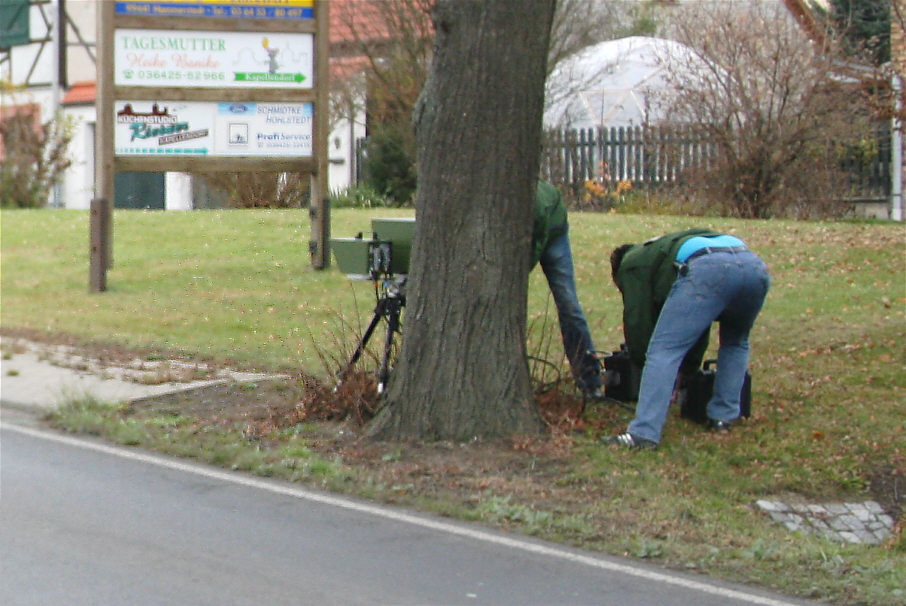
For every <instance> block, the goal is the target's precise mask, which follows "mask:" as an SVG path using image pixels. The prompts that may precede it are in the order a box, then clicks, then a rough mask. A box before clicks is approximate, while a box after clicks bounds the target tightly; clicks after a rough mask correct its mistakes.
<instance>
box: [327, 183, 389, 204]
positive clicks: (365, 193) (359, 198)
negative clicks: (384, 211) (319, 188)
mask: <svg viewBox="0 0 906 606" xmlns="http://www.w3.org/2000/svg"><path fill="white" fill-rule="evenodd" d="M330 206H331V208H385V207H388V206H392V204H391V202H390V200H388V199H387V197H386V196H382V195H381V194H380V193H378V191H377V190H376V189H374V188H373V187H371V186H370V185H359V186H350V187H347V188H345V189H341V190H337V191H333V192H330Z"/></svg>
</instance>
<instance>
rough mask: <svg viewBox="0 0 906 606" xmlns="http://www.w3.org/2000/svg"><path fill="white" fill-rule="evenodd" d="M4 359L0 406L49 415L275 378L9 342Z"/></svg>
mask: <svg viewBox="0 0 906 606" xmlns="http://www.w3.org/2000/svg"><path fill="white" fill-rule="evenodd" d="M2 345H3V355H2V359H0V405H2V406H4V407H16V408H21V409H29V410H35V411H38V412H42V411H43V412H49V411H51V410H53V409H55V408H57V407H59V406H60V405H61V404H65V403H66V402H69V401H72V400H74V399H84V398H86V397H91V398H95V399H97V400H100V401H104V402H128V401H132V400H136V399H140V398H148V397H154V396H160V395H164V394H168V393H175V392H179V391H185V390H189V389H195V388H198V387H205V386H209V385H215V384H218V383H225V382H228V381H256V380H263V379H267V378H276V377H275V376H274V375H264V374H256V373H239V372H233V371H229V370H217V371H212V370H209V369H207V368H206V367H204V366H203V365H196V364H192V365H187V364H185V363H183V362H180V361H159V362H143V361H140V360H136V361H133V362H131V363H124V364H111V363H103V364H102V363H100V362H99V361H97V360H92V359H89V358H85V357H82V356H80V355H78V354H77V353H76V352H73V351H71V350H69V349H68V348H65V347H55V346H46V345H38V344H35V343H31V342H28V341H23V340H15V341H10V340H7V339H4V340H3V342H2Z"/></svg>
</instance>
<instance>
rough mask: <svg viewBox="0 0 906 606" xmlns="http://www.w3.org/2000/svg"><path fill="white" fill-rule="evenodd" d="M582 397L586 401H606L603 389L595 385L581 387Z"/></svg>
mask: <svg viewBox="0 0 906 606" xmlns="http://www.w3.org/2000/svg"><path fill="white" fill-rule="evenodd" d="M582 399H583V400H585V401H586V402H606V401H607V396H605V395H604V390H603V389H601V388H600V387H595V388H594V389H583V390H582Z"/></svg>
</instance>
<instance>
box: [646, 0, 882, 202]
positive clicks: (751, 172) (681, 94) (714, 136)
mask: <svg viewBox="0 0 906 606" xmlns="http://www.w3.org/2000/svg"><path fill="white" fill-rule="evenodd" d="M674 26H675V35H676V37H677V39H678V40H679V41H681V42H683V43H684V44H686V45H687V46H689V47H690V48H691V49H692V50H691V56H690V57H688V58H686V59H685V60H686V61H687V62H688V61H692V62H694V64H695V65H696V67H695V68H694V70H693V72H692V73H693V75H692V76H689V74H690V70H689V69H688V67H686V69H675V68H678V67H679V65H677V64H674V65H671V60H670V59H665V64H666V72H667V74H668V75H667V79H668V81H669V83H670V85H671V86H670V88H671V91H670V92H669V93H668V94H667V95H666V96H664V97H662V98H660V99H659V101H658V102H659V103H662V104H664V105H666V107H667V108H668V111H667V113H666V115H669V116H670V117H671V121H672V122H675V123H680V124H686V125H691V126H693V127H694V128H696V129H700V130H701V132H702V133H703V134H704V135H705V137H706V138H707V139H708V140H709V141H710V142H712V144H713V148H712V155H711V157H710V158H709V159H708V162H707V163H705V164H704V165H703V166H701V167H697V168H696V169H694V170H688V171H686V172H685V174H684V175H683V176H684V178H685V180H686V181H687V182H688V183H689V184H690V185H691V186H692V187H694V188H695V189H696V190H697V192H698V194H699V195H700V196H702V197H703V198H705V199H706V200H708V201H709V203H710V205H712V206H713V207H714V208H715V209H716V210H718V212H720V214H725V215H730V216H738V217H747V218H752V217H760V218H766V217H772V216H778V215H795V216H802V215H809V216H811V215H815V214H836V213H838V212H842V207H840V205H839V204H837V203H834V202H833V200H835V199H841V198H845V197H846V195H847V193H848V192H847V191H846V189H845V183H846V182H845V180H844V179H843V177H842V175H841V172H842V169H841V168H840V166H841V162H842V160H843V158H844V157H845V154H846V151H847V150H848V149H851V148H853V147H856V146H858V144H859V141H860V139H863V138H865V137H871V136H872V131H871V129H870V127H869V122H868V112H867V111H866V109H865V107H864V104H863V102H862V101H861V97H860V95H859V94H858V89H857V85H856V83H855V82H854V81H852V80H851V79H850V78H848V77H846V76H844V75H842V74H841V73H840V72H839V71H838V69H837V68H838V66H839V63H838V62H837V57H838V54H837V53H836V52H835V49H834V47H833V44H832V41H831V42H829V43H828V44H827V45H825V47H824V48H819V47H817V46H815V45H814V44H812V43H811V42H810V41H809V39H808V38H807V37H806V36H805V34H804V33H803V32H802V31H801V30H800V29H799V27H798V26H797V25H796V23H795V22H793V20H792V19H790V18H789V16H788V15H787V14H786V13H785V12H784V9H783V7H782V5H780V4H777V5H774V6H770V7H769V6H766V5H764V4H762V3H749V4H745V5H741V4H740V3H736V2H717V3H702V4H699V5H696V8H694V9H690V10H687V11H683V12H681V13H680V14H678V15H677V18H676V21H675V23H674ZM674 61H675V60H674ZM677 74H684V75H685V77H684V78H682V79H681V78H680V77H677Z"/></svg>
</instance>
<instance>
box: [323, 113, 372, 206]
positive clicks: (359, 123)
mask: <svg viewBox="0 0 906 606" xmlns="http://www.w3.org/2000/svg"><path fill="white" fill-rule="evenodd" d="M364 136H365V116H364V114H362V115H360V116H356V119H354V120H348V119H344V120H340V121H339V122H338V124H337V126H336V127H335V128H334V129H333V131H331V133H330V136H329V137H328V139H327V157H328V158H329V161H330V168H329V170H328V181H327V184H328V187H329V188H330V191H332V192H337V191H343V190H345V189H346V188H348V187H350V186H351V185H354V184H355V142H356V141H357V140H358V139H360V138H362V137H364Z"/></svg>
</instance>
